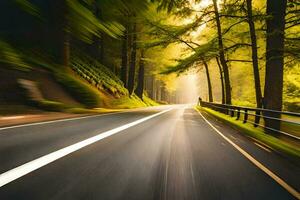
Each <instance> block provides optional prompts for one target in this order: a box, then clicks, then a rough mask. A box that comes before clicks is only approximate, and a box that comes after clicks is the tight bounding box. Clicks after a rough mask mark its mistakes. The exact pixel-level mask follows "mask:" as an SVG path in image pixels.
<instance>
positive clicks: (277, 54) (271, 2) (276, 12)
mask: <svg viewBox="0 0 300 200" xmlns="http://www.w3.org/2000/svg"><path fill="white" fill-rule="evenodd" d="M286 6H287V0H276V1H275V0H267V15H268V16H272V17H269V18H267V47H266V76H265V91H264V107H265V108H266V109H271V110H278V111H281V110H282V90H283V66H284V57H283V56H284V55H283V54H284V29H285V14H286ZM264 115H265V116H268V117H273V118H280V117H281V115H280V114H279V113H270V112H265V113H264ZM265 126H266V127H270V128H272V129H276V130H280V121H277V120H270V119H266V118H265ZM266 132H268V133H274V132H273V131H270V130H267V129H266Z"/></svg>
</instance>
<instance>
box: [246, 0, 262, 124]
mask: <svg viewBox="0 0 300 200" xmlns="http://www.w3.org/2000/svg"><path fill="white" fill-rule="evenodd" d="M246 3H247V18H248V24H249V30H250V38H251V50H252V64H253V74H254V85H255V97H256V106H257V108H261V107H262V92H261V85H260V75H259V66H258V56H257V40H256V32H255V24H254V21H253V16H252V0H247V1H246ZM256 115H260V112H259V111H258V112H256ZM259 120H260V117H259V116H256V117H255V124H259ZM255 126H257V125H255Z"/></svg>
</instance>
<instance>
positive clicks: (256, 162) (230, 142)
mask: <svg viewBox="0 0 300 200" xmlns="http://www.w3.org/2000/svg"><path fill="white" fill-rule="evenodd" d="M196 110H197V109H196ZM197 112H198V113H199V114H200V116H201V117H202V118H203V119H204V121H205V122H206V123H207V124H208V125H210V126H211V127H212V129H214V130H215V131H216V132H217V133H218V134H219V135H220V136H221V137H222V138H224V139H225V140H226V141H227V142H228V143H229V144H231V145H232V146H233V147H234V148H235V149H237V150H238V151H239V152H240V153H241V154H242V155H243V156H245V157H246V158H247V159H248V160H250V161H251V162H252V163H253V164H254V165H255V166H256V167H258V168H259V169H261V170H262V171H263V172H265V173H266V174H267V175H269V176H270V177H271V178H272V179H273V180H275V181H276V182H277V183H278V184H279V185H281V186H282V187H283V188H284V189H286V190H287V191H288V192H289V193H290V194H292V195H293V196H294V197H296V198H297V199H299V200H300V193H299V192H298V191H297V190H295V189H294V188H293V187H291V186H290V185H289V184H287V183H286V182H285V181H284V180H282V179H281V178H280V177H278V176H277V175H276V174H274V173H273V172H272V171H271V170H269V169H268V168H267V167H265V166H264V165H263V164H261V163H260V162H259V161H257V160H256V159H255V158H254V157H252V156H251V155H250V154H249V153H247V152H246V151H245V150H243V149H242V148H241V147H239V146H238V145H237V144H235V143H234V142H232V141H231V140H230V139H229V138H227V137H226V136H225V135H224V134H223V133H221V132H220V131H219V130H218V129H217V128H216V127H214V125H212V124H211V123H210V122H209V121H208V120H207V119H206V118H205V117H204V116H203V115H202V113H201V112H200V111H198V110H197Z"/></svg>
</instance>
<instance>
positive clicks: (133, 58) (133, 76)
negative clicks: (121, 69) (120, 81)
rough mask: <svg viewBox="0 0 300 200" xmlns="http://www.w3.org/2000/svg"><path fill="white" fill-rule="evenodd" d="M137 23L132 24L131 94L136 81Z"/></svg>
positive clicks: (129, 88) (129, 77)
mask: <svg viewBox="0 0 300 200" xmlns="http://www.w3.org/2000/svg"><path fill="white" fill-rule="evenodd" d="M136 40H137V33H136V23H135V22H134V23H133V26H132V48H131V59H130V68H129V76H128V91H129V95H131V94H132V93H133V91H134V83H135V65H136V47H137V44H136Z"/></svg>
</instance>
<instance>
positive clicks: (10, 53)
mask: <svg viewBox="0 0 300 200" xmlns="http://www.w3.org/2000/svg"><path fill="white" fill-rule="evenodd" d="M1 62H2V63H6V64H8V65H9V66H11V67H13V68H15V69H20V70H28V69H30V67H29V66H28V64H26V63H25V62H24V61H23V59H22V56H21V55H20V54H19V53H18V52H17V51H16V50H15V49H14V48H13V47H12V46H10V45H9V44H8V43H6V42H4V41H2V40H1V39H0V63H1Z"/></svg>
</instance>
